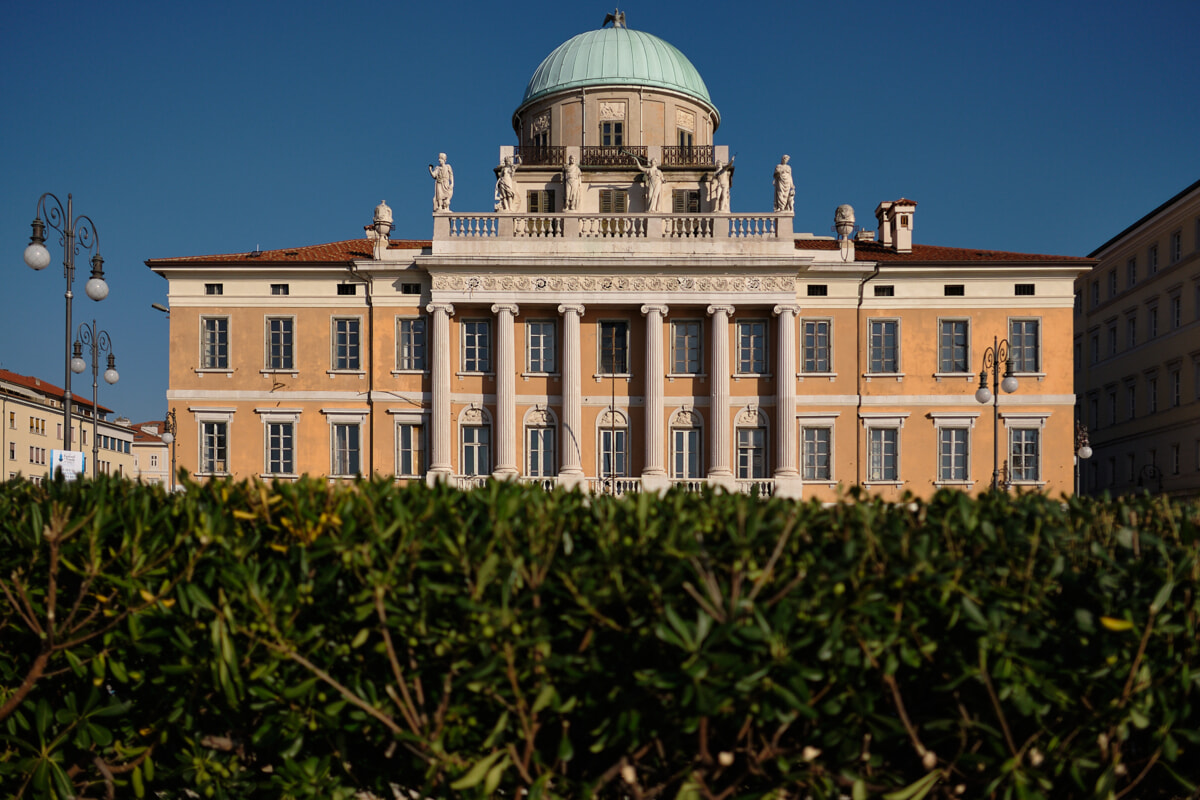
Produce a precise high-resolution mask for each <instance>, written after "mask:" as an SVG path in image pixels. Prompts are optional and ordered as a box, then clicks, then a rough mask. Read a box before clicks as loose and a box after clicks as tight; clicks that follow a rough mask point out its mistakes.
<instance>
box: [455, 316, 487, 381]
mask: <svg viewBox="0 0 1200 800" xmlns="http://www.w3.org/2000/svg"><path fill="white" fill-rule="evenodd" d="M462 336H463V362H462V368H463V372H491V370H492V323H491V322H490V321H489V320H486V319H465V320H463V323H462Z"/></svg>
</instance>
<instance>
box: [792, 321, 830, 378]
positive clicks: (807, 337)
mask: <svg viewBox="0 0 1200 800" xmlns="http://www.w3.org/2000/svg"><path fill="white" fill-rule="evenodd" d="M831 329H832V323H831V322H830V320H827V319H806V320H804V323H803V331H802V333H801V336H802V342H803V353H802V355H801V360H800V371H801V372H832V371H833V358H832V351H833V339H832V335H831Z"/></svg>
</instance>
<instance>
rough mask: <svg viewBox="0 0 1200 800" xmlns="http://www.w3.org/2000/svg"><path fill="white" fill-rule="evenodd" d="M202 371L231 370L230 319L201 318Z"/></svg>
mask: <svg viewBox="0 0 1200 800" xmlns="http://www.w3.org/2000/svg"><path fill="white" fill-rule="evenodd" d="M200 329H201V343H200V345H201V349H200V368H201V369H229V318H228V317H201V318H200Z"/></svg>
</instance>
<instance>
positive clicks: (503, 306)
mask: <svg viewBox="0 0 1200 800" xmlns="http://www.w3.org/2000/svg"><path fill="white" fill-rule="evenodd" d="M501 311H507V312H508V313H510V314H512V315H513V316H514V317H515V316H516V315H517V314H520V313H521V307H520V306H518V305H517V304H516V303H496V304H495V305H494V306H492V313H493V314H499V313H500V312H501Z"/></svg>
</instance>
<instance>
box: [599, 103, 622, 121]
mask: <svg viewBox="0 0 1200 800" xmlns="http://www.w3.org/2000/svg"><path fill="white" fill-rule="evenodd" d="M610 119H611V120H622V119H625V102H624V101H623V100H601V101H600V120H601V121H602V122H603V121H604V120H610Z"/></svg>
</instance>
